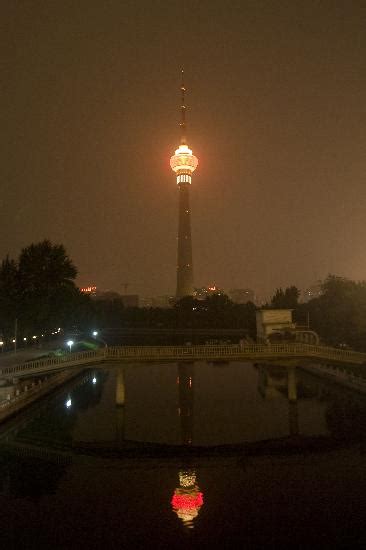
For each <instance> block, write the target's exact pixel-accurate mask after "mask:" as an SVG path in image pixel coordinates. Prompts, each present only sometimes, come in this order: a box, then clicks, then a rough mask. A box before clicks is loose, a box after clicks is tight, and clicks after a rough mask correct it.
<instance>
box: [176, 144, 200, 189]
mask: <svg viewBox="0 0 366 550" xmlns="http://www.w3.org/2000/svg"><path fill="white" fill-rule="evenodd" d="M170 166H171V169H172V170H173V171H174V172H175V173H176V174H177V183H183V182H185V183H191V174H192V173H193V172H194V171H195V169H196V168H197V166H198V159H197V157H195V156H194V154H193V153H192V149H190V148H189V147H188V145H183V144H182V145H179V147H178V149H177V150H176V151H175V155H173V156H172V157H171V158H170ZM185 176H186V177H185Z"/></svg>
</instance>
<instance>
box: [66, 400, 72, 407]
mask: <svg viewBox="0 0 366 550" xmlns="http://www.w3.org/2000/svg"><path fill="white" fill-rule="evenodd" d="M65 405H66V407H67V408H68V409H69V408H70V407H71V405H72V401H71V399H70V398H69V399H68V400H67V401H66V403H65Z"/></svg>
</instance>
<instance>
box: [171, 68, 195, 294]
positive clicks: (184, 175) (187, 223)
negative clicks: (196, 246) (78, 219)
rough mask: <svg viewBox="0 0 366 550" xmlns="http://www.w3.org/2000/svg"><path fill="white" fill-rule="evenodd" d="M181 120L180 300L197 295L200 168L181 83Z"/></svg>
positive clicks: (176, 166)
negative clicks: (195, 183) (195, 185)
mask: <svg viewBox="0 0 366 550" xmlns="http://www.w3.org/2000/svg"><path fill="white" fill-rule="evenodd" d="M180 89H181V99H182V101H181V107H180V112H181V119H180V123H179V126H180V130H181V136H180V145H179V147H178V149H177V150H176V151H175V154H174V155H173V156H172V157H171V159H170V166H171V168H172V170H173V171H174V172H175V174H176V177H177V185H178V192H179V209H178V252H177V290H176V297H177V298H183V296H193V265H192V237H191V209H190V203H189V188H190V185H191V183H192V173H193V172H194V171H195V169H196V168H197V165H198V159H197V157H195V156H194V155H193V153H192V150H191V149H190V148H189V147H188V145H187V138H186V108H187V107H186V104H185V92H186V88H185V85H184V80H183V70H182V83H181V87H180Z"/></svg>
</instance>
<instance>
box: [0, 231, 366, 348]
mask: <svg viewBox="0 0 366 550" xmlns="http://www.w3.org/2000/svg"><path fill="white" fill-rule="evenodd" d="M76 275H77V269H76V267H75V266H74V264H73V262H72V261H71V259H70V258H69V256H68V255H67V253H66V251H65V248H64V247H63V246H62V245H59V244H52V243H51V242H50V241H48V240H44V241H42V242H40V243H37V244H31V245H30V246H28V247H26V248H24V249H23V250H22V251H21V253H20V255H19V257H18V258H17V259H12V258H9V257H8V256H7V257H6V258H5V259H4V260H3V261H2V263H1V265H0V333H1V336H2V337H5V338H11V337H13V336H14V330H15V324H16V325H17V327H18V336H19V337H20V336H23V335H25V336H30V335H32V334H40V332H43V331H44V332H46V331H52V330H54V329H55V328H56V327H62V328H63V329H66V330H67V329H70V328H72V327H77V328H78V329H79V330H81V331H90V330H91V329H92V328H95V327H97V328H99V329H103V328H124V327H128V328H134V327H136V328H192V329H195V328H229V329H233V328H239V329H246V330H247V331H248V333H249V334H250V335H251V336H252V337H255V311H256V307H255V305H254V304H253V303H251V302H248V303H247V304H236V303H234V302H232V301H231V300H230V299H229V298H228V297H227V296H226V295H212V296H208V297H207V298H206V299H205V300H203V301H202V300H196V299H194V298H192V297H186V298H183V299H181V300H179V301H178V302H177V303H176V304H175V305H174V306H173V307H172V308H170V309H163V308H126V307H124V306H123V303H122V299H119V298H116V299H114V300H96V301H93V300H91V299H90V297H88V296H85V295H83V294H82V293H81V292H80V291H79V289H78V288H77V286H76V285H75V278H76ZM298 300H299V291H298V289H297V288H296V287H295V286H291V287H288V288H286V289H285V290H283V289H281V288H280V289H277V290H276V292H275V294H274V295H273V298H272V300H271V303H270V304H269V305H268V306H267V307H273V308H290V309H293V312H294V313H293V317H294V320H295V321H296V322H297V323H299V324H306V323H307V321H308V320H310V328H311V329H313V330H315V331H316V332H317V333H318V334H319V335H320V337H321V338H322V340H323V342H324V343H327V344H330V345H342V346H348V347H351V348H354V349H358V350H363V351H366V282H364V281H362V282H355V281H351V280H348V279H345V278H342V277H336V276H334V275H330V276H329V277H328V278H327V279H326V280H325V281H323V283H322V285H321V293H320V295H319V296H318V297H317V298H314V299H312V300H310V301H309V302H307V303H299V301H298Z"/></svg>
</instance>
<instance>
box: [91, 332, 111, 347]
mask: <svg viewBox="0 0 366 550" xmlns="http://www.w3.org/2000/svg"><path fill="white" fill-rule="evenodd" d="M98 335H99V332H98V331H97V330H93V332H92V336H93V338H95V339H96V340H99V342H102V344H104V347H106V348H107V347H108V344H107V342H106V341H105V340H103V338H101V337H100V336H98ZM97 336H98V338H97Z"/></svg>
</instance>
